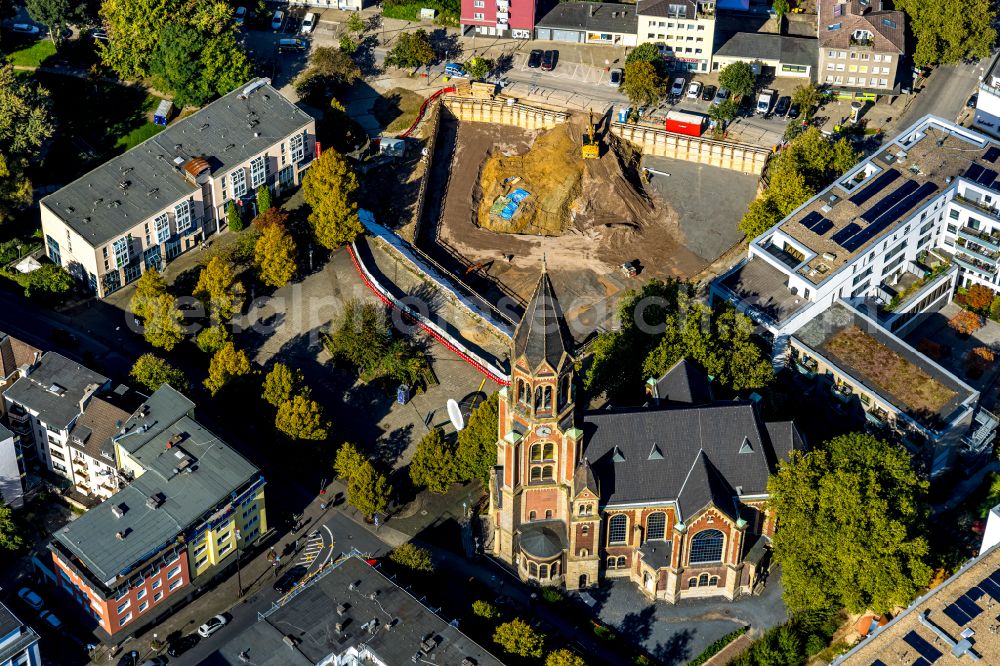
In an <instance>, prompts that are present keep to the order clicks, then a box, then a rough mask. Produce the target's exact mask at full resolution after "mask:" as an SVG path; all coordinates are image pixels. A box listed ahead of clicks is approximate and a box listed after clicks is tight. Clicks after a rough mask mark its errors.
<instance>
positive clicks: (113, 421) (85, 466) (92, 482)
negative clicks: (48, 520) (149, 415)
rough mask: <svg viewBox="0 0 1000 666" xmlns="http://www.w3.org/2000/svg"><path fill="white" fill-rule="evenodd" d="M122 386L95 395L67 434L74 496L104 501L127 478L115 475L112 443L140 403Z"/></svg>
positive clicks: (115, 468) (135, 396)
mask: <svg viewBox="0 0 1000 666" xmlns="http://www.w3.org/2000/svg"><path fill="white" fill-rule="evenodd" d="M143 397H144V396H141V395H140V394H138V393H136V392H135V391H132V390H130V389H128V388H127V387H126V386H124V385H119V386H117V387H115V389H114V390H113V391H106V392H103V393H100V394H98V395H95V396H94V397H93V398H91V399H90V401H89V402H88V403H87V406H86V408H85V409H84V410H83V412H82V413H81V414H80V416H79V418H78V419H77V420H76V423H74V424H73V428H72V429H71V430H70V431H69V440H68V445H69V450H70V458H71V463H72V465H71V467H72V472H73V482H74V484H75V488H76V490H77V492H79V493H81V494H83V495H85V496H87V497H89V498H91V499H94V500H97V501H103V500H106V499H108V498H109V497H111V496H112V495H113V494H115V493H116V492H118V490H119V489H120V488H121V486H122V484H123V483H126V482H127V481H128V478H127V477H125V476H124V475H122V474H121V473H120V472H119V471H118V465H117V462H116V460H115V445H114V440H115V437H116V435H118V433H119V431H120V430H121V428H122V426H123V425H124V424H125V422H126V421H127V420H128V418H129V416H130V415H131V413H132V412H133V411H135V409H136V408H137V407H138V406H139V403H140V402H142V398H143Z"/></svg>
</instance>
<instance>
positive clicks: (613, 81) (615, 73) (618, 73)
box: [608, 67, 625, 88]
mask: <svg viewBox="0 0 1000 666" xmlns="http://www.w3.org/2000/svg"><path fill="white" fill-rule="evenodd" d="M624 76H625V71H624V70H622V69H621V68H619V67H615V68H614V69H612V70H611V76H609V77H608V85H609V86H613V87H615V88H617V87H618V86H620V85H621V84H622V78H623V77H624Z"/></svg>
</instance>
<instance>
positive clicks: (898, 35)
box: [816, 0, 906, 99]
mask: <svg viewBox="0 0 1000 666" xmlns="http://www.w3.org/2000/svg"><path fill="white" fill-rule="evenodd" d="M816 6H817V10H816V13H817V17H818V18H817V20H818V24H817V26H816V30H817V36H818V38H819V76H818V77H817V82H818V83H825V84H827V86H829V88H830V90H831V92H832V93H833V94H834V95H835V96H837V97H841V98H856V99H875V98H876V97H877V96H878V95H889V94H896V93H898V91H899V81H898V74H899V72H901V71H905V69H900V62H901V61H902V60H903V56H904V55H905V53H906V15H905V14H904V13H903V12H900V11H895V10H888V9H883V8H882V3H881V0H849V1H847V2H842V1H841V0H817V2H816Z"/></svg>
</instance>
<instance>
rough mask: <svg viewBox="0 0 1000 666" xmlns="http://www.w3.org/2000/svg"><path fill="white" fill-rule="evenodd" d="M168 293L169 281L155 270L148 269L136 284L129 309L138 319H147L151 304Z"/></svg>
mask: <svg viewBox="0 0 1000 666" xmlns="http://www.w3.org/2000/svg"><path fill="white" fill-rule="evenodd" d="M165 293H167V281H166V280H164V279H163V275H161V274H160V271H158V270H156V269H155V268H148V269H146V272H145V273H143V274H142V275H141V276H140V277H139V279H138V280H136V283H135V293H133V294H132V300H131V301H130V303H129V309H130V310H131V311H132V314H134V315H135V316H136V317H139V318H141V319H145V318H146V317H147V316H149V304H150V303H152V302H153V301H154V300H156V299H158V298H159V297H160V296H162V295H163V294H165Z"/></svg>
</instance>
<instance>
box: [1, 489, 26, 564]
mask: <svg viewBox="0 0 1000 666" xmlns="http://www.w3.org/2000/svg"><path fill="white" fill-rule="evenodd" d="M22 546H24V539H23V538H22V537H21V533H20V530H19V529H18V526H17V523H16V522H15V521H14V511H13V510H12V509H11V508H10V507H9V506H8V505H7V502H4V501H3V497H2V496H0V549H3V550H6V551H8V552H12V551H15V550H20V549H21V547H22Z"/></svg>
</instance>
